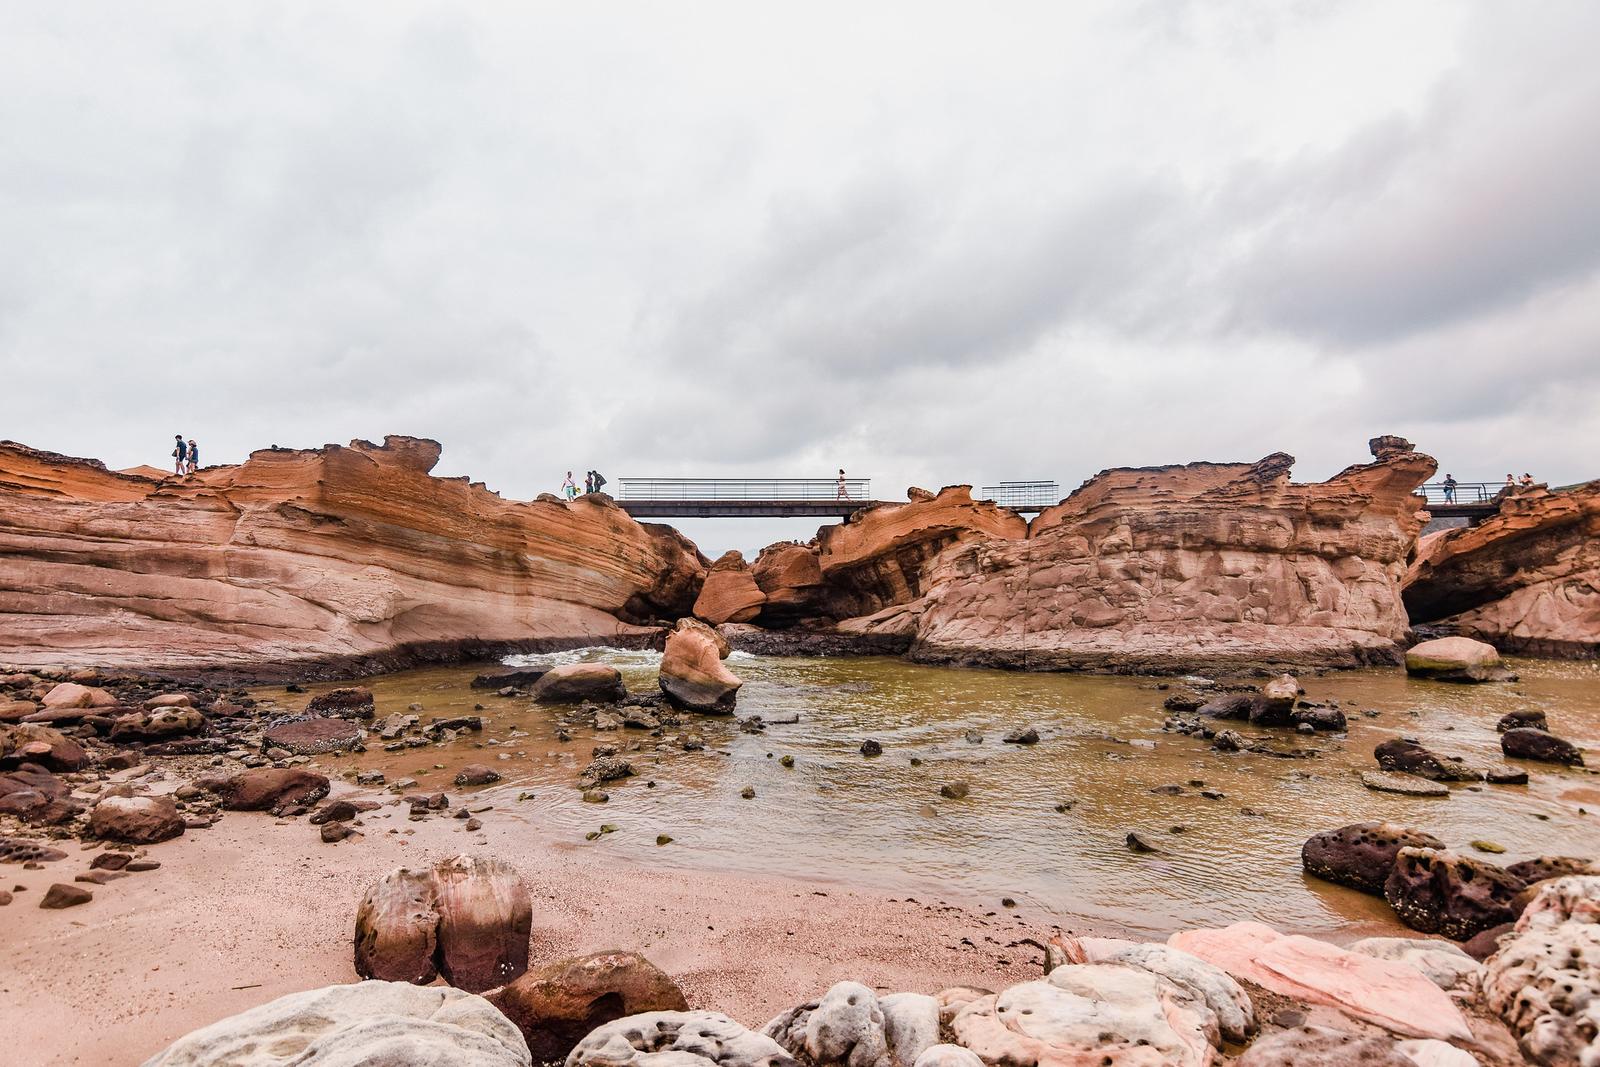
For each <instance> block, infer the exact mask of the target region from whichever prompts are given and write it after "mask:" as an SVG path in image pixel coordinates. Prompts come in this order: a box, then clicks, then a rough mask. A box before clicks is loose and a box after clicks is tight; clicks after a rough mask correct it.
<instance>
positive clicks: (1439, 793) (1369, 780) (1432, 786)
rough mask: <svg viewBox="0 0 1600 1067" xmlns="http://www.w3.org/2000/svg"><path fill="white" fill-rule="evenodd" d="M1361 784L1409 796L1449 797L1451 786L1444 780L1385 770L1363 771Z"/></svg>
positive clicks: (1380, 790) (1381, 791)
mask: <svg viewBox="0 0 1600 1067" xmlns="http://www.w3.org/2000/svg"><path fill="white" fill-rule="evenodd" d="M1361 784H1362V785H1364V786H1366V787H1367V788H1368V789H1375V790H1377V791H1378V792H1380V793H1399V794H1401V795H1402V796H1408V797H1447V796H1449V795H1450V787H1449V786H1447V785H1445V784H1444V783H1443V782H1435V781H1433V780H1431V779H1428V778H1418V777H1417V776H1416V775H1414V774H1389V773H1385V772H1383V771H1362V772H1361Z"/></svg>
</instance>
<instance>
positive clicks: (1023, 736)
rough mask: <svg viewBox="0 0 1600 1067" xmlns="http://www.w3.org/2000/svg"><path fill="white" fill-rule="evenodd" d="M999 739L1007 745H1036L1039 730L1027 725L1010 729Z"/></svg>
mask: <svg viewBox="0 0 1600 1067" xmlns="http://www.w3.org/2000/svg"><path fill="white" fill-rule="evenodd" d="M1000 740H1002V741H1004V742H1005V743H1006V744H1008V745H1036V744H1038V743H1039V731H1038V730H1035V729H1034V728H1033V727H1031V726H1028V727H1025V728H1023V729H1021V730H1012V731H1011V732H1010V733H1008V734H1006V735H1005V736H1004V737H1002V738H1001V739H1000Z"/></svg>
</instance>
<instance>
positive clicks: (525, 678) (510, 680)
mask: <svg viewBox="0 0 1600 1067" xmlns="http://www.w3.org/2000/svg"><path fill="white" fill-rule="evenodd" d="M544 675H545V670H544V668H543V667H505V668H502V669H500V670H498V671H486V672H485V673H483V674H480V675H478V676H477V677H475V678H473V679H472V688H474V689H504V688H505V687H507V686H511V687H513V688H516V687H519V686H530V685H533V684H534V683H536V682H537V681H538V680H539V679H540V678H543V677H544Z"/></svg>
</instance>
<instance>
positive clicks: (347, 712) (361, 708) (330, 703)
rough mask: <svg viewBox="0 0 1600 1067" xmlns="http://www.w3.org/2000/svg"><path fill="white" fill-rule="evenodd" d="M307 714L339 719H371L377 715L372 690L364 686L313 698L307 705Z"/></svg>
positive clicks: (353, 686) (337, 690) (330, 691)
mask: <svg viewBox="0 0 1600 1067" xmlns="http://www.w3.org/2000/svg"><path fill="white" fill-rule="evenodd" d="M306 714H307V715H311V716H321V717H333V718H339V719H370V718H372V717H373V716H375V715H376V714H377V705H376V704H375V703H374V702H373V699H372V690H370V689H368V688H367V687H366V686H364V685H351V686H346V687H345V688H343V689H330V690H328V691H327V692H326V693H322V694H320V695H318V696H314V697H312V698H311V700H310V701H309V702H307V704H306Z"/></svg>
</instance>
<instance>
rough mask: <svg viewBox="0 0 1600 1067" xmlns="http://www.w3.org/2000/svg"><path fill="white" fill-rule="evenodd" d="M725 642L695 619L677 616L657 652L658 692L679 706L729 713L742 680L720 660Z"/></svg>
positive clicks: (726, 645)
mask: <svg viewBox="0 0 1600 1067" xmlns="http://www.w3.org/2000/svg"><path fill="white" fill-rule="evenodd" d="M728 652H729V648H728V642H727V640H726V639H725V638H724V637H723V636H722V635H721V634H719V633H717V631H715V630H713V629H712V628H711V627H709V626H707V625H706V624H705V623H703V622H701V621H699V620H698V619H679V620H678V624H677V625H676V626H674V627H673V628H672V633H671V634H669V635H668V636H667V647H666V651H665V652H663V653H662V654H661V668H660V670H661V691H662V692H663V693H665V694H666V695H667V699H668V700H671V701H672V702H673V703H674V704H676V705H678V706H679V707H683V708H688V709H690V710H692V711H712V712H722V713H731V712H732V711H733V708H734V703H735V700H736V699H737V696H738V693H739V687H740V686H741V685H743V684H744V683H743V682H741V681H740V680H739V679H738V677H737V676H736V675H735V674H734V673H733V672H732V671H730V670H728V668H727V667H724V666H723V665H722V661H723V660H724V659H726V658H727V657H728Z"/></svg>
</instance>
